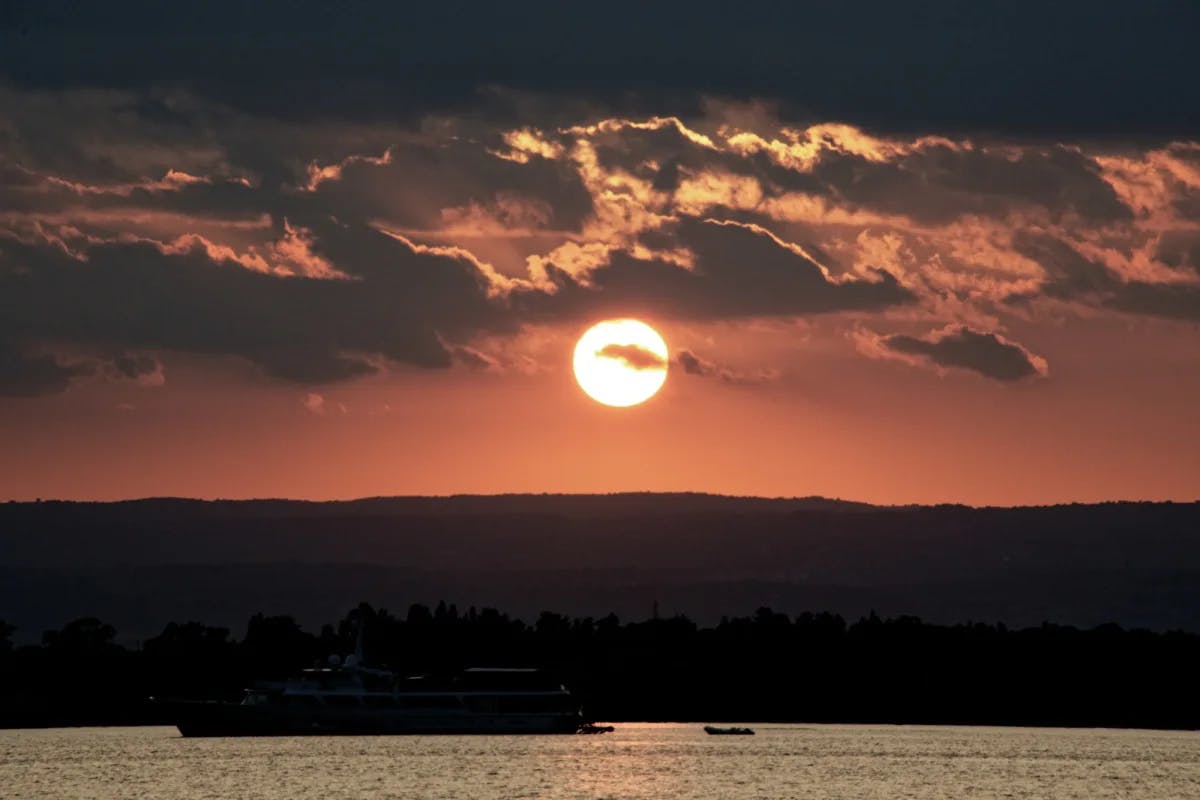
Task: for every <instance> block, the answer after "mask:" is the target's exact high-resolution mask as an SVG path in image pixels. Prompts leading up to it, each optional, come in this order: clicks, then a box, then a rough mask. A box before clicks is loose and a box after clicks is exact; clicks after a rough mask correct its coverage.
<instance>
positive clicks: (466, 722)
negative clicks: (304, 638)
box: [168, 655, 591, 736]
mask: <svg viewBox="0 0 1200 800" xmlns="http://www.w3.org/2000/svg"><path fill="white" fill-rule="evenodd" d="M359 662H360V658H359V657H358V656H355V655H350V656H346V658H345V659H341V658H339V657H338V656H332V657H331V658H330V660H329V662H328V663H327V664H326V665H323V666H321V667H314V668H312V669H306V670H303V671H302V672H301V673H300V674H299V676H297V677H295V678H293V679H290V680H287V681H282V682H274V683H270V682H264V683H260V684H258V685H256V686H255V687H254V688H252V689H247V690H246V692H245V695H244V696H243V698H242V700H241V702H240V703H234V702H212V701H175V702H170V703H168V705H169V707H170V709H171V715H172V717H173V719H174V720H175V725H176V727H177V728H178V729H179V732H180V734H182V735H183V736H300V735H332V734H358V735H363V734H487V733H496V734H514V733H519V734H550V733H579V732H591V731H589V730H588V729H589V726H588V725H586V724H585V721H584V719H583V717H582V716H581V712H580V709H579V707H578V704H577V703H576V702H575V701H574V699H573V698H572V696H571V693H570V692H569V691H568V690H567V689H566V687H564V686H563V685H562V684H559V683H557V682H555V681H553V680H552V679H550V677H549V676H548V675H547V674H546V673H544V672H542V671H540V670H536V669H507V668H504V669H496V668H474V669H466V670H462V671H461V672H458V673H456V674H453V675H449V676H441V677H429V676H421V677H411V678H405V677H401V676H400V675H399V674H398V673H395V672H392V671H390V670H383V669H375V668H372V667H367V666H365V665H363V664H361V663H359Z"/></svg>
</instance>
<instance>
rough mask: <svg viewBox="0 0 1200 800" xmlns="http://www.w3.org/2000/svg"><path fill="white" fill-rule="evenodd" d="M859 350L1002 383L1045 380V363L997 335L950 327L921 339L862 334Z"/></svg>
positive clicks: (897, 335)
mask: <svg viewBox="0 0 1200 800" xmlns="http://www.w3.org/2000/svg"><path fill="white" fill-rule="evenodd" d="M859 346H860V349H862V350H864V352H866V353H867V354H868V355H872V356H875V357H896V358H899V359H900V360H905V361H910V362H911V363H927V364H930V365H933V366H934V367H937V368H950V369H965V370H970V371H972V372H976V373H978V374H980V375H983V376H985V377H987V378H991V379H993V380H997V381H1002V382H1013V381H1020V380H1024V379H1028V378H1034V377H1045V376H1046V375H1047V374H1048V372H1049V369H1048V366H1047V364H1046V360H1045V359H1044V358H1042V357H1041V356H1038V355H1035V354H1033V353H1031V352H1030V351H1029V350H1027V349H1025V348H1024V347H1022V346H1021V345H1019V344H1017V343H1016V342H1012V341H1009V340H1008V339H1005V338H1004V337H1003V336H1001V335H1000V334H998V333H990V332H986V331H975V330H972V329H971V328H968V327H966V326H964V325H949V326H947V327H945V328H943V329H942V330H940V331H934V332H933V333H931V334H929V335H927V336H923V337H918V336H907V335H904V334H892V335H890V336H878V335H874V334H869V333H860V335H859Z"/></svg>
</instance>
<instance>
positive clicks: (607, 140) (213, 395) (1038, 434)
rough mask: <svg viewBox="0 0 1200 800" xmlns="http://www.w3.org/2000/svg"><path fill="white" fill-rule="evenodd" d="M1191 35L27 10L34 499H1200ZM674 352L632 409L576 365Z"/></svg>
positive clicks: (698, 7)
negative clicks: (642, 334)
mask: <svg viewBox="0 0 1200 800" xmlns="http://www.w3.org/2000/svg"><path fill="white" fill-rule="evenodd" d="M1196 30H1200V10H1198V9H1197V7H1196V6H1194V5H1190V4H1185V3H1158V2H1145V3H1114V4H1103V5H1102V6H1101V7H1096V4H1082V3H1071V2H1067V3H1055V4H1050V5H1048V7H1043V5H1041V4H1032V3H1029V4H1027V3H1003V4H999V3H996V4H994V3H975V4H958V3H956V4H950V3H922V4H912V5H905V4H895V3H889V4H883V3H878V4H876V3H867V4H854V5H853V7H851V4H843V3H812V4H805V3H763V4H760V5H758V6H755V7H753V8H749V7H745V6H743V5H742V4H734V3H715V2H701V3H689V4H672V3H662V4H649V7H648V8H646V7H642V5H641V4H631V3H609V4H604V5H603V7H599V6H596V7H587V8H584V7H580V6H577V5H574V4H551V3H528V4H521V5H520V6H519V7H517V6H511V7H510V6H504V5H489V6H487V7H483V6H481V5H477V4H464V3H455V2H442V3H438V4H433V5H432V6H430V7H421V8H398V7H395V5H394V4H390V3H388V4H384V3H371V2H363V3H356V4H353V5H352V6H350V7H348V8H342V7H341V4H337V5H326V4H316V3H292V4H272V3H261V4H250V5H248V6H242V5H241V4H229V3H207V4H196V5H187V6H186V7H185V6H184V5H183V4H161V3H148V4H141V3H124V4H116V5H114V6H108V5H106V6H99V5H93V4H85V5H82V6H77V5H75V4H69V3H37V4H32V3H30V4H25V3H15V4H9V5H6V6H5V9H4V11H3V12H2V13H0V498H6V499H19V500H25V499H33V498H38V497H42V498H71V499H105V500H109V499H122V498H131V497H144V496H162V495H173V496H196V497H225V498H241V497H262V496H272V497H295V498H312V499H324V498H350V497H361V496H371V495H391V494H451V493H494V492H610V491H658V490H670V491H707V492H719V493H728V494H755V495H769V496H802V495H825V496H832V497H842V498H849V499H855V500H863V501H870V502H878V503H937V502H961V503H970V504H988V505H1013V504H1043V503H1054V502H1070V501H1101V500H1113V499H1154V500H1159V499H1175V500H1194V499H1196V498H1197V497H1198V496H1200V425H1198V424H1197V423H1196V409H1197V408H1198V407H1200V82H1197V81H1196V80H1195V79H1194V73H1195V70H1194V52H1193V39H1194V32H1195V31H1196ZM625 317H632V318H637V319H641V320H643V321H645V322H647V323H648V324H650V325H651V326H653V327H654V328H655V329H656V330H657V331H659V332H660V333H661V335H662V336H663V338H664V339H665V340H666V342H667V344H668V347H669V350H670V358H669V368H668V377H667V380H666V383H665V385H664V387H663V389H662V391H661V392H659V394H657V395H656V396H655V397H653V398H652V399H651V400H649V401H648V402H646V403H644V404H642V405H638V406H634V407H631V408H611V407H606V406H602V405H600V404H598V403H596V402H595V401H593V400H591V399H590V398H589V397H588V396H587V395H586V394H585V393H584V392H583V391H582V390H581V389H580V388H579V386H578V385H577V384H576V382H575V379H574V377H573V375H572V372H571V358H572V351H573V348H574V346H575V343H576V341H577V340H578V339H579V337H580V336H581V335H582V333H583V332H584V331H585V330H587V329H588V327H590V326H591V325H592V324H594V323H595V322H598V321H600V320H603V319H607V318H625Z"/></svg>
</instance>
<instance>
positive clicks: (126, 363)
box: [112, 354, 162, 380]
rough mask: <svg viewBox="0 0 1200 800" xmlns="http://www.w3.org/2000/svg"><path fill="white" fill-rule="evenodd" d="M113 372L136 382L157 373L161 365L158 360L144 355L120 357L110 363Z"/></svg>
mask: <svg viewBox="0 0 1200 800" xmlns="http://www.w3.org/2000/svg"><path fill="white" fill-rule="evenodd" d="M112 366H113V370H114V371H115V372H116V373H117V374H118V375H120V376H121V377H124V378H130V379H134V380H136V379H137V378H141V377H144V376H146V375H153V374H154V373H156V372H158V371H159V370H160V369H161V368H162V365H161V364H159V363H158V359H156V358H154V357H153V356H146V355H129V354H126V355H120V356H117V357H116V358H114V359H113V361H112Z"/></svg>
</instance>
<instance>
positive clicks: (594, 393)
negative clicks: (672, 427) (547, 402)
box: [575, 319, 668, 408]
mask: <svg viewBox="0 0 1200 800" xmlns="http://www.w3.org/2000/svg"><path fill="white" fill-rule="evenodd" d="M667 362H668V359H667V343H666V342H664V341H663V338H662V337H661V336H659V335H658V331H656V330H654V328H651V327H650V326H649V325H647V324H646V323H644V322H641V321H640V320H636V319H608V320H605V321H604V322H598V323H596V324H595V325H593V326H592V327H590V328H588V330H587V333H585V334H583V336H581V337H580V338H579V343H578V344H577V345H575V380H577V381H579V386H580V388H582V389H583V391H585V392H587V394H588V396H589V397H591V398H592V399H593V400H596V401H597V402H600V403H603V404H604V405H606V406H617V407H619V408H623V407H626V406H636V405H637V404H638V403H644V402H646V401H647V400H649V399H650V398H651V397H653V396H654V395H655V393H656V392H658V390H659V389H661V388H662V385H663V383H664V382H665V381H666V380H667Z"/></svg>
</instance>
